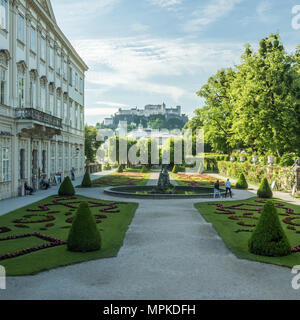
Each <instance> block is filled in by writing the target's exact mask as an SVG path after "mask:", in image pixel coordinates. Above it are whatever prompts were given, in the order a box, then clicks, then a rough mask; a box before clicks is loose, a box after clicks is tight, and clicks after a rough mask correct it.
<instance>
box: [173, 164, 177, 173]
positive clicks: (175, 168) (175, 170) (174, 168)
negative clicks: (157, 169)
mask: <svg viewBox="0 0 300 320" xmlns="http://www.w3.org/2000/svg"><path fill="white" fill-rule="evenodd" d="M178 172H179V166H178V165H177V164H175V165H174V167H173V170H172V173H178Z"/></svg>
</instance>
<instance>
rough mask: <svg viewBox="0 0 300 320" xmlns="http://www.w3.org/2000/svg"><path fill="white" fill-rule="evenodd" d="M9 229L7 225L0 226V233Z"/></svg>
mask: <svg viewBox="0 0 300 320" xmlns="http://www.w3.org/2000/svg"><path fill="white" fill-rule="evenodd" d="M10 231H11V229H10V228H9V227H0V233H5V232H10Z"/></svg>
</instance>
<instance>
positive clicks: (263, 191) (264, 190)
mask: <svg viewBox="0 0 300 320" xmlns="http://www.w3.org/2000/svg"><path fill="white" fill-rule="evenodd" d="M257 195H258V196H259V197H260V198H266V199H270V198H272V197H273V192H272V190H271V188H270V185H269V182H268V179H267V178H263V180H262V182H261V184H260V187H259V189H258V190H257Z"/></svg>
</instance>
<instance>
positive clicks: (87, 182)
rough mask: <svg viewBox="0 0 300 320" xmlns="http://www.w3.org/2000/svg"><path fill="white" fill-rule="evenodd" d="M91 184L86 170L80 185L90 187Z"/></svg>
mask: <svg viewBox="0 0 300 320" xmlns="http://www.w3.org/2000/svg"><path fill="white" fill-rule="evenodd" d="M91 186H92V181H91V177H90V174H89V172H88V171H87V170H86V171H85V174H84V176H83V179H82V182H81V187H83V188H90V187H91Z"/></svg>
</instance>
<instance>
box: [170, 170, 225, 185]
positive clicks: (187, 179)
mask: <svg viewBox="0 0 300 320" xmlns="http://www.w3.org/2000/svg"><path fill="white" fill-rule="evenodd" d="M172 177H173V178H174V179H175V180H176V182H177V183H178V184H179V185H182V186H188V187H199V186H212V187H213V186H214V184H215V182H216V181H217V180H219V181H220V179H217V178H215V177H212V176H209V175H207V174H186V173H172ZM220 185H225V182H224V181H220Z"/></svg>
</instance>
